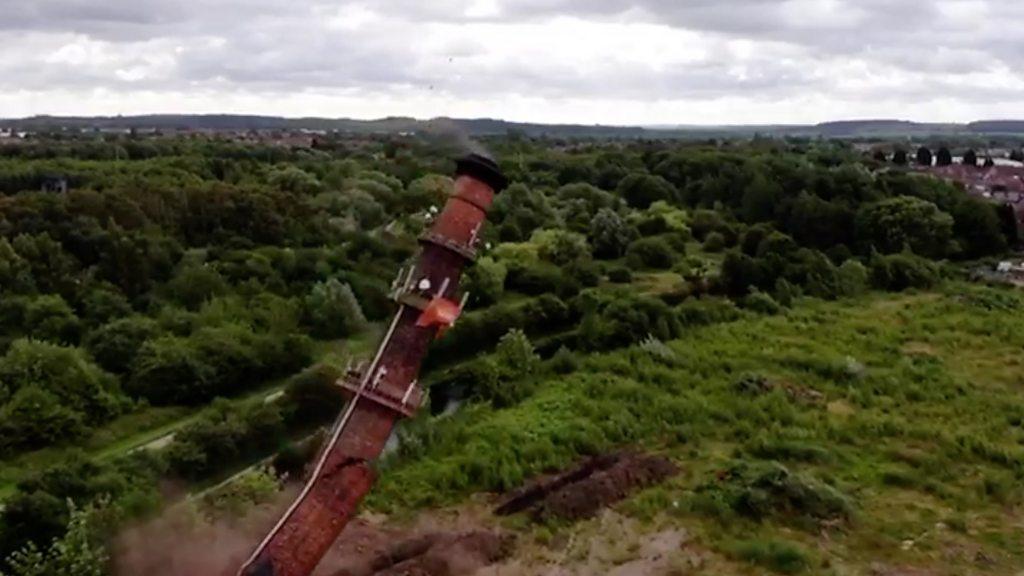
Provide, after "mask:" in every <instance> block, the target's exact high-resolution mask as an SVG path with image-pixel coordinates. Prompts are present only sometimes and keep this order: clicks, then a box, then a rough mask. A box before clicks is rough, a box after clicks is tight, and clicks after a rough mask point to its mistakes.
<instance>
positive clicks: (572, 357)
mask: <svg viewBox="0 0 1024 576" xmlns="http://www.w3.org/2000/svg"><path fill="white" fill-rule="evenodd" d="M579 366H580V361H579V358H577V356H576V353H575V352H573V351H572V350H569V349H568V348H566V347H565V346H562V347H561V348H559V349H558V351H557V352H555V355H554V356H552V357H551V359H550V360H548V362H547V368H548V369H549V370H551V371H552V372H554V373H555V374H571V373H573V372H575V371H576V370H578V369H579Z"/></svg>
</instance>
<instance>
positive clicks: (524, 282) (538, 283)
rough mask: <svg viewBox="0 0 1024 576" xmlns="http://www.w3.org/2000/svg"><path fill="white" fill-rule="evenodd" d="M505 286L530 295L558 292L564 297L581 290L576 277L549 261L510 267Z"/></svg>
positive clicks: (557, 293)
mask: <svg viewBox="0 0 1024 576" xmlns="http://www.w3.org/2000/svg"><path fill="white" fill-rule="evenodd" d="M505 287H506V288H507V289H509V290H514V291H516V292H519V293H521V294H526V295H528V296H540V295H542V294H556V295H558V296H559V297H562V298H569V297H572V296H574V295H576V293H578V292H579V290H580V286H579V283H577V282H576V280H575V279H573V278H571V277H569V276H568V275H566V274H565V273H564V272H563V271H562V270H561V269H560V268H558V267H557V266H554V265H552V264H548V263H538V264H532V265H529V266H515V267H510V268H509V272H508V277H507V278H506V280H505Z"/></svg>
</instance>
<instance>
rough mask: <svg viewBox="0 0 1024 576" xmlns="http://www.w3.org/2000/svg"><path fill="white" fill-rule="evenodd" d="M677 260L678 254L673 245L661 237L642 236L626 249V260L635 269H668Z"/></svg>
mask: <svg viewBox="0 0 1024 576" xmlns="http://www.w3.org/2000/svg"><path fill="white" fill-rule="evenodd" d="M675 260H676V254H675V252H674V251H673V250H672V247H671V246H669V244H668V242H666V241H665V240H664V239H663V238H659V237H654V238H641V239H639V240H637V241H635V242H633V243H632V244H630V245H629V248H628V249H627V250H626V261H627V262H628V263H629V265H630V266H631V267H632V268H633V269H643V268H654V269H657V270H668V269H669V268H672V264H673V263H675Z"/></svg>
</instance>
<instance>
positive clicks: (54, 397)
mask: <svg viewBox="0 0 1024 576" xmlns="http://www.w3.org/2000/svg"><path fill="white" fill-rule="evenodd" d="M0 406H2V408H0V414H2V415H0V419H2V420H3V426H4V432H5V434H4V438H3V440H2V441H0V443H2V444H4V445H6V448H7V449H8V450H10V449H21V448H25V447H39V446H41V445H42V443H43V442H53V441H58V440H61V439H71V438H76V437H78V436H79V435H80V434H81V433H83V432H84V430H85V429H84V428H83V425H84V426H93V425H96V424H99V423H102V422H105V421H107V420H109V419H110V418H112V417H114V416H116V415H118V414H120V413H121V412H122V411H123V410H124V409H125V407H126V402H125V399H124V397H123V396H122V395H121V393H120V390H119V389H118V387H117V380H116V379H115V378H114V377H113V376H112V375H110V374H108V373H107V372H104V371H103V370H102V369H100V368H99V367H98V366H96V365H95V364H93V363H92V362H91V361H89V359H88V358H87V357H86V355H85V354H84V353H83V352H82V351H81V350H79V349H78V348H71V347H66V346H58V345H56V344H49V343H45V342H36V341H33V340H17V341H15V342H14V343H13V344H12V345H11V348H10V349H9V350H8V351H7V354H5V355H4V356H3V357H2V358H0ZM36 434H40V435H42V436H43V437H45V438H46V440H45V441H44V440H43V439H42V438H36V437H35V435H36ZM65 435H66V437H65Z"/></svg>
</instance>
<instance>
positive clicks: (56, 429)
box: [0, 384, 89, 453]
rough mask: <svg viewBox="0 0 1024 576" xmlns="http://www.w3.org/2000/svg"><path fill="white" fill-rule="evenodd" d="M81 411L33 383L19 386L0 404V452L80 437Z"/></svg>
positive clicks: (81, 426) (82, 432) (31, 447)
mask: <svg viewBox="0 0 1024 576" xmlns="http://www.w3.org/2000/svg"><path fill="white" fill-rule="evenodd" d="M83 420H84V415H83V414H82V413H80V412H76V411H75V410H72V409H70V408H68V407H66V406H64V405H63V404H62V403H61V401H60V399H59V398H58V397H57V396H56V395H55V394H52V393H50V392H47V391H45V390H42V389H41V388H39V387H38V386H35V385H31V384H30V385H27V386H23V387H22V388H21V389H19V390H18V391H17V392H16V393H15V394H14V397H12V398H11V399H10V401H9V402H7V403H6V404H4V405H3V407H2V408H0V453H8V452H11V451H13V450H31V449H37V448H43V447H46V446H49V445H53V444H58V443H61V442H66V441H70V440H76V439H79V438H81V437H82V436H84V435H85V433H86V432H88V430H89V428H88V427H87V426H85V424H84V422H83Z"/></svg>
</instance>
